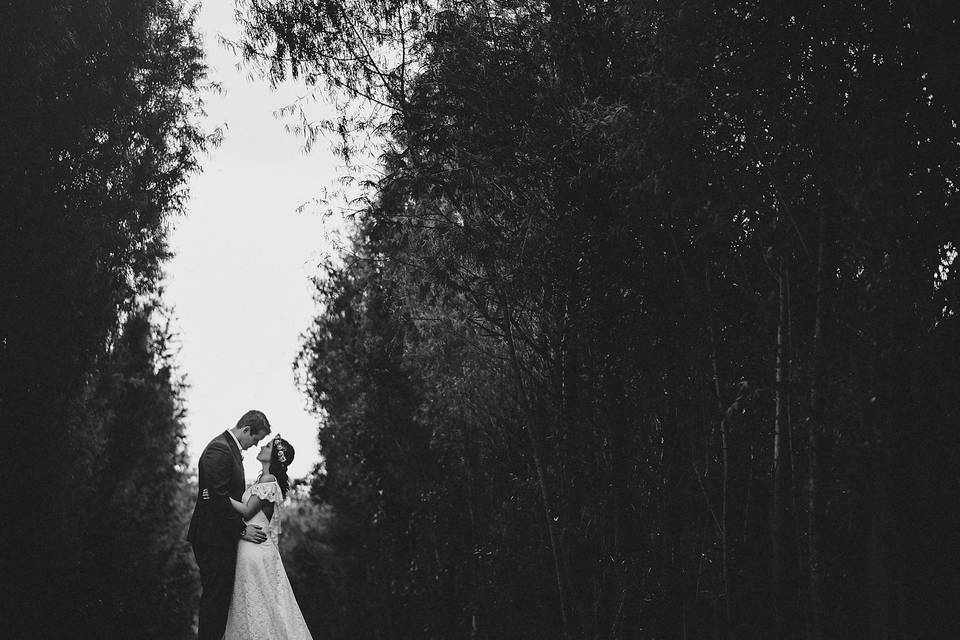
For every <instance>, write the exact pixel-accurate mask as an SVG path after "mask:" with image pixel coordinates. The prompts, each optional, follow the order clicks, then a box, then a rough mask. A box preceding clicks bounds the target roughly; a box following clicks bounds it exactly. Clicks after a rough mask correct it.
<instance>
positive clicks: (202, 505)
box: [187, 431, 246, 547]
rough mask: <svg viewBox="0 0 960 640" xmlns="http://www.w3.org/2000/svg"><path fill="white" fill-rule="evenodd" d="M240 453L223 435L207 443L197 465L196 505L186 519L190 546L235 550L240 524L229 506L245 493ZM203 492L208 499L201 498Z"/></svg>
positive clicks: (241, 528) (240, 530) (238, 516)
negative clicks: (229, 546) (205, 491)
mask: <svg viewBox="0 0 960 640" xmlns="http://www.w3.org/2000/svg"><path fill="white" fill-rule="evenodd" d="M245 484H246V481H245V479H244V475H243V462H242V461H241V459H240V449H239V448H238V447H237V443H236V442H234V440H233V438H232V437H230V434H229V433H227V432H226V431H224V432H223V433H221V434H220V435H219V436H217V437H216V438H214V439H213V440H211V441H210V444H208V445H207V447H206V449H204V450H203V453H202V454H200V462H199V464H198V465H197V504H196V506H195V507H194V509H193V517H192V518H191V519H190V529H189V530H188V531H187V540H189V541H190V542H191V543H192V544H193V546H195V547H196V546H205V545H214V546H228V545H232V546H236V544H237V540H239V539H240V534H241V532H242V531H243V526H244V521H243V518H242V517H241V516H240V514H239V513H237V511H236V510H235V509H234V508H233V506H231V504H230V498H233V499H234V500H240V498H241V497H243V492H244V490H245V489H246V487H245V486H244V485H245ZM204 489H208V490H209V496H210V497H209V498H208V499H204V498H203V491H204Z"/></svg>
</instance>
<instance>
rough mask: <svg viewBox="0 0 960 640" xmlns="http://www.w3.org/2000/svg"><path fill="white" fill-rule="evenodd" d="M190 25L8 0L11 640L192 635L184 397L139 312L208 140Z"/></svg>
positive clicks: (3, 25)
mask: <svg viewBox="0 0 960 640" xmlns="http://www.w3.org/2000/svg"><path fill="white" fill-rule="evenodd" d="M194 16H195V10H190V9H187V8H186V7H185V6H184V5H183V4H182V3H181V2H180V0H136V1H133V2H130V1H125V2H115V1H112V0H98V1H95V2H84V3H69V2H62V1H58V0H45V1H43V2H40V3H27V2H12V3H5V4H4V5H3V7H2V8H0V42H2V44H0V66H2V68H3V69H4V72H3V74H2V76H0V95H2V96H3V107H2V109H0V137H2V139H3V154H2V160H0V201H2V202H3V215H2V216H0V272H2V273H3V277H2V278H0V421H2V423H3V424H4V426H5V428H6V429H7V433H8V434H9V435H10V437H11V442H15V443H16V447H15V454H14V455H13V456H12V459H11V467H10V469H9V473H10V478H11V480H13V481H14V482H15V484H16V487H17V491H16V492H13V495H10V494H8V496H7V497H8V499H9V501H8V503H9V507H8V513H10V514H11V516H12V517H11V518H10V520H11V528H10V531H9V534H10V535H9V539H10V540H13V541H16V542H15V543H13V544H12V545H10V546H8V548H7V549H8V552H10V556H11V557H10V558H9V561H8V562H5V564H4V567H5V575H4V585H5V588H4V591H3V594H2V595H3V598H2V599H3V604H4V611H5V614H4V616H3V617H4V620H5V621H10V627H9V628H5V633H9V634H11V635H10V637H63V636H65V635H67V634H69V635H71V636H74V637H76V636H80V637H85V636H110V637H119V636H122V635H124V634H131V633H135V635H136V637H141V638H142V637H165V638H166V637H182V636H183V635H184V634H185V633H188V632H189V625H190V615H191V613H190V610H191V606H192V598H193V596H194V594H195V586H194V584H195V579H194V577H193V576H192V575H191V573H190V571H191V570H190V563H189V562H188V560H187V559H186V558H185V557H184V555H183V553H184V550H183V544H182V540H181V538H182V536H183V532H182V531H181V530H180V525H181V524H182V518H183V515H184V508H185V507H186V497H185V495H184V491H186V488H185V486H184V481H185V480H184V473H185V459H184V457H183V455H184V454H183V451H182V444H181V442H180V439H181V436H182V424H181V418H182V409H181V401H180V396H179V390H178V385H177V383H176V382H175V378H174V377H173V376H172V374H171V372H170V366H171V356H170V354H169V353H168V351H167V348H168V347H167V341H166V338H165V337H163V336H161V335H160V334H158V333H157V332H156V330H154V329H151V328H150V326H149V321H148V320H147V319H146V318H147V317H148V315H149V307H150V306H151V305H152V303H149V304H148V303H147V301H150V300H154V299H155V298H156V297H157V295H158V293H159V279H160V276H161V264H162V262H163V260H164V259H165V258H166V257H167V256H168V255H169V251H168V247H167V244H166V232H167V227H168V222H169V219H170V216H171V215H174V214H176V213H179V212H181V211H182V209H183V206H184V203H185V197H186V192H185V190H184V184H185V180H186V177H187V175H188V174H189V173H190V172H192V171H194V170H195V169H196V167H197V164H196V158H195V154H196V152H197V151H198V150H201V149H202V148H203V147H204V146H205V144H206V143H207V140H206V138H205V137H204V136H203V134H202V133H201V132H200V130H199V129H198V127H197V125H196V123H195V120H194V118H195V115H196V114H197V112H198V110H199V109H200V108H201V105H200V102H199V97H198V96H199V90H200V89H201V87H202V85H203V83H204V74H205V67H204V65H203V57H202V50H201V48H200V44H199V42H198V40H197V36H196V34H195V33H194V30H193V21H194ZM154 483H155V484H154ZM53 576H57V578H56V579H54V578H53ZM113 625H116V626H115V627H114V626H113ZM134 629H136V631H135V632H134V631H133V630H134Z"/></svg>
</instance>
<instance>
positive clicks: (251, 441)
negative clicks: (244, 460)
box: [237, 427, 270, 451]
mask: <svg viewBox="0 0 960 640" xmlns="http://www.w3.org/2000/svg"><path fill="white" fill-rule="evenodd" d="M268 435H270V432H269V431H253V430H252V429H251V428H250V427H244V428H243V430H242V431H241V432H240V436H239V437H238V438H237V440H239V441H240V446H241V447H243V449H244V451H246V450H247V449H249V448H250V447H252V446H254V445H255V444H258V443H259V442H260V441H261V440H263V439H264V438H266V437H267V436H268Z"/></svg>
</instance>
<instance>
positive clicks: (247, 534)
mask: <svg viewBox="0 0 960 640" xmlns="http://www.w3.org/2000/svg"><path fill="white" fill-rule="evenodd" d="M240 538H241V539H243V540H246V541H247V542H255V543H256V544H260V543H261V542H263V541H264V540H266V539H267V534H266V533H264V532H263V528H261V527H258V526H257V525H255V524H248V525H247V526H246V528H244V530H243V534H242V535H241V536H240Z"/></svg>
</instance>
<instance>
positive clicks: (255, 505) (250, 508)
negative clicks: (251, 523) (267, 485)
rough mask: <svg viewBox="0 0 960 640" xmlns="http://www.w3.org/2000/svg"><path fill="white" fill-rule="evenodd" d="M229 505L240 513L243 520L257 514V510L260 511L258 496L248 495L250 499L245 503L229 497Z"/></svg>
mask: <svg viewBox="0 0 960 640" xmlns="http://www.w3.org/2000/svg"><path fill="white" fill-rule="evenodd" d="M230 505H231V506H232V507H233V508H234V509H235V510H236V511H237V512H238V513H239V514H240V515H241V516H243V519H244V520H249V519H250V518H252V517H253V516H255V515H257V511H260V508H261V504H260V498H258V497H257V496H250V499H249V500H247V504H243V503H242V502H240V501H239V500H234V499H233V498H230Z"/></svg>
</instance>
